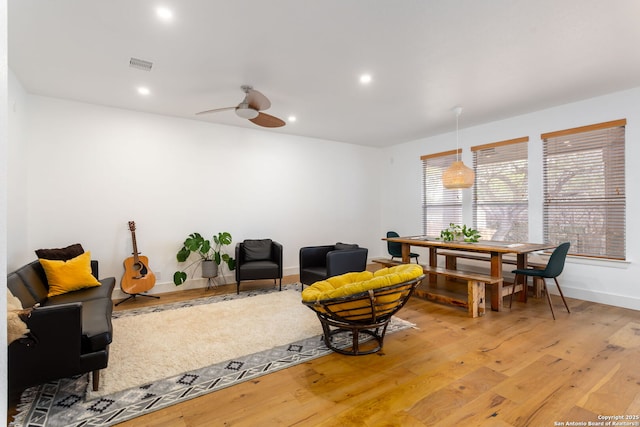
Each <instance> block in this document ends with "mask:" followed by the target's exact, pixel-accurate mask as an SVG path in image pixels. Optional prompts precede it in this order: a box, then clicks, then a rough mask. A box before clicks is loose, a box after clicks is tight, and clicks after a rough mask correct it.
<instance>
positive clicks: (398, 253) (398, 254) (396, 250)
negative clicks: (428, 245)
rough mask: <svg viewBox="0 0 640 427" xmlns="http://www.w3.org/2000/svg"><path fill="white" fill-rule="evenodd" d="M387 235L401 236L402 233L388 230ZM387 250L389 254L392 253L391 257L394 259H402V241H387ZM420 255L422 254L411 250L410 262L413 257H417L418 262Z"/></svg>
mask: <svg viewBox="0 0 640 427" xmlns="http://www.w3.org/2000/svg"><path fill="white" fill-rule="evenodd" d="M387 237H400V235H399V234H398V233H396V232H395V231H387ZM387 250H388V251H389V255H391V259H394V258H400V259H402V243H398V242H387ZM419 256H420V254H416V253H413V252H411V253H410V254H409V262H411V259H413V258H415V259H416V264H417V263H418V257H419Z"/></svg>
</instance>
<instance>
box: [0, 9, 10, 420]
mask: <svg viewBox="0 0 640 427" xmlns="http://www.w3.org/2000/svg"><path fill="white" fill-rule="evenodd" d="M6 30H7V2H2V3H0V210H1V212H7V185H6V182H7V177H8V173H7V164H8V161H7V158H8V156H7V154H8V146H9V144H8V142H7V139H8V136H9V132H8V131H7V127H8V120H7V101H8V87H9V83H8V69H9V67H8V65H7V31H6ZM0 253H1V254H3V255H4V254H6V253H7V217H6V215H5V214H0ZM6 270H7V257H6V256H2V259H0V277H2V279H0V280H1V281H2V285H3V286H1V288H2V291H0V294H1V295H0V313H5V312H6V310H7V299H6V297H5V295H6V294H5V291H4V288H5V287H6V286H7V283H6V279H5V277H7V275H6ZM6 342H7V320H6V317H5V316H0V345H1V346H2V348H3V349H4V348H5V345H6ZM6 389H7V352H6V351H2V354H0V390H6ZM3 395H6V394H3ZM6 417H7V399H2V402H0V420H5V419H6Z"/></svg>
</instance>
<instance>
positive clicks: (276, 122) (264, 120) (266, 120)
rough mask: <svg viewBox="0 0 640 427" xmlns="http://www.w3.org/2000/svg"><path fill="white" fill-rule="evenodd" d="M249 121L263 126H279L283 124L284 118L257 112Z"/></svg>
mask: <svg viewBox="0 0 640 427" xmlns="http://www.w3.org/2000/svg"><path fill="white" fill-rule="evenodd" d="M249 121H251V122H253V123H255V124H257V125H258V126H262V127H265V128H279V127H281V126H284V125H285V122H284V120H281V119H279V118H277V117H274V116H271V115H269V114H265V113H260V114H258V117H256V118H255V119H249Z"/></svg>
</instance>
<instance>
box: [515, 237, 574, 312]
mask: <svg viewBox="0 0 640 427" xmlns="http://www.w3.org/2000/svg"><path fill="white" fill-rule="evenodd" d="M570 245H571V244H570V243H569V242H565V243H562V244H560V245H559V246H558V247H557V248H555V249H554V250H553V252H552V253H551V256H550V257H549V261H548V262H547V266H546V267H545V268H544V270H542V269H539V268H538V269H536V268H525V269H516V270H513V271H512V273H514V274H515V275H516V276H515V277H514V279H513V283H514V285H513V288H512V289H511V299H510V301H509V308H511V303H512V302H513V293H514V291H515V288H516V286H515V283H518V276H519V275H522V276H524V277H525V280H524V283H525V285H524V287H523V292H526V291H527V286H526V283H527V278H528V277H534V278H535V277H539V278H541V279H542V282H543V283H544V285H543V286H544V288H543V290H544V293H545V294H546V295H547V301H548V302H549V307H550V308H551V315H552V316H553V320H556V315H555V313H554V312H553V304H552V303H551V295H549V290H548V289H547V283H546V281H545V279H553V280H554V281H555V282H556V286H557V287H558V292H560V297H562V302H563V303H564V306H565V307H566V308H567V312H568V313H571V310H569V306H568V305H567V301H566V300H565V299H564V295H563V293H562V289H561V288H560V284H559V283H558V276H559V275H560V273H562V270H563V269H564V262H565V260H566V259H567V253H568V252H569V246H570Z"/></svg>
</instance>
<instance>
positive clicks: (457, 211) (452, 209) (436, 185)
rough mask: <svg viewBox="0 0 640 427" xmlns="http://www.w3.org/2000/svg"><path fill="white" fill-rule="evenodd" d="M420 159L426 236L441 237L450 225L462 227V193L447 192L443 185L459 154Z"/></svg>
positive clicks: (448, 152)
mask: <svg viewBox="0 0 640 427" xmlns="http://www.w3.org/2000/svg"><path fill="white" fill-rule="evenodd" d="M457 152H458V153H459V152H461V150H458V151H457ZM420 159H421V160H422V230H423V234H426V235H428V236H440V231H441V230H443V229H445V228H447V227H448V226H449V224H450V223H452V222H453V223H456V224H461V223H462V190H447V189H446V188H444V186H443V185H442V172H444V171H445V169H447V168H448V167H449V166H451V163H453V162H454V161H455V160H456V150H452V151H447V152H443V153H436V154H430V155H426V156H422V157H421V158H420Z"/></svg>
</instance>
